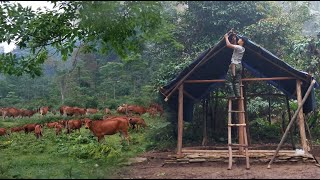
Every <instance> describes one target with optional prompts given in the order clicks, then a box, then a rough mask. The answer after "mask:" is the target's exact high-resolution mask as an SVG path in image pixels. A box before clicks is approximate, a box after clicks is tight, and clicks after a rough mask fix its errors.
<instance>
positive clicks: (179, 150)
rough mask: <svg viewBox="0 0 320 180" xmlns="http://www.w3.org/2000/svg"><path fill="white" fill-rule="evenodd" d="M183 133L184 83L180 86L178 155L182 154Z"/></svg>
mask: <svg viewBox="0 0 320 180" xmlns="http://www.w3.org/2000/svg"><path fill="white" fill-rule="evenodd" d="M182 135H183V83H182V84H181V85H180V87H179V107H178V143H177V155H178V156H181V155H182Z"/></svg>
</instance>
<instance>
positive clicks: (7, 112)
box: [2, 107, 20, 118]
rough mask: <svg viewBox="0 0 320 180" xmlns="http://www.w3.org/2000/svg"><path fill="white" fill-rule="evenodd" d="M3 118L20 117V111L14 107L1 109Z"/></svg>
mask: <svg viewBox="0 0 320 180" xmlns="http://www.w3.org/2000/svg"><path fill="white" fill-rule="evenodd" d="M2 116H3V118H5V117H7V116H8V117H14V118H15V117H18V116H20V110H19V109H17V108H14V107H9V108H3V113H2Z"/></svg>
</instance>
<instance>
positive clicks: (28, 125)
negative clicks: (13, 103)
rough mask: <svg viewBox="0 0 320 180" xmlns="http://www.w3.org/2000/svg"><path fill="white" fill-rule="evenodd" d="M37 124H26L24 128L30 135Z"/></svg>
mask: <svg viewBox="0 0 320 180" xmlns="http://www.w3.org/2000/svg"><path fill="white" fill-rule="evenodd" d="M36 125H37V124H26V125H24V126H23V129H24V132H25V133H26V134H28V133H29V132H32V131H34V129H35V127H36Z"/></svg>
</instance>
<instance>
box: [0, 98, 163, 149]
mask: <svg viewBox="0 0 320 180" xmlns="http://www.w3.org/2000/svg"><path fill="white" fill-rule="evenodd" d="M30 111H32V110H30ZM48 111H49V108H48V107H41V108H39V109H38V110H36V111H32V113H33V114H35V113H37V112H39V113H40V114H41V115H46V114H47V113H48ZM59 111H60V114H61V115H63V116H74V117H77V118H74V119H71V120H58V121H54V122H48V123H44V124H39V123H32V124H25V125H23V126H18V127H11V129H10V131H11V133H16V132H21V131H24V132H25V133H26V134H28V133H31V132H34V135H35V137H36V138H37V139H38V138H41V137H42V136H43V129H44V127H45V128H47V129H54V130H55V134H56V136H58V135H60V134H61V133H62V132H63V129H65V133H66V134H69V133H71V132H74V131H76V130H78V131H79V132H80V129H81V127H83V126H84V127H85V128H86V129H89V130H90V131H91V132H92V133H93V135H94V136H96V137H97V138H98V142H101V140H102V139H104V136H105V135H113V134H116V133H118V132H119V133H120V135H121V137H122V140H126V141H127V143H128V144H129V139H130V138H129V135H128V129H129V128H131V129H136V130H138V129H140V128H146V127H147V124H146V123H145V121H144V119H143V118H142V117H140V116H136V115H134V114H137V115H142V114H144V113H149V114H150V115H151V116H155V115H156V114H157V113H159V114H160V116H162V115H163V109H162V107H161V106H160V105H158V104H152V105H150V106H149V107H148V108H145V107H143V106H138V105H128V104H123V105H122V106H119V107H118V108H117V113H116V114H114V115H112V113H111V110H110V109H108V108H106V109H105V110H104V114H105V116H103V118H102V119H100V120H91V119H89V118H87V117H84V118H83V115H89V114H95V113H98V112H99V110H98V109H85V108H79V107H71V106H61V107H60V108H59ZM21 112H23V110H20V109H17V108H1V113H2V116H3V117H4V118H5V117H7V116H8V117H19V116H22V114H21ZM32 113H31V114H32ZM33 114H32V115H33ZM122 114H124V115H122ZM32 115H30V116H32ZM30 116H29V117H30ZM79 116H80V117H81V118H80V117H79ZM22 117H23V116H22ZM2 135H10V133H9V132H8V131H7V129H6V128H0V136H2Z"/></svg>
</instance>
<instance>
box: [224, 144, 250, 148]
mask: <svg viewBox="0 0 320 180" xmlns="http://www.w3.org/2000/svg"><path fill="white" fill-rule="evenodd" d="M228 146H241V147H248V145H245V144H228Z"/></svg>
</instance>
